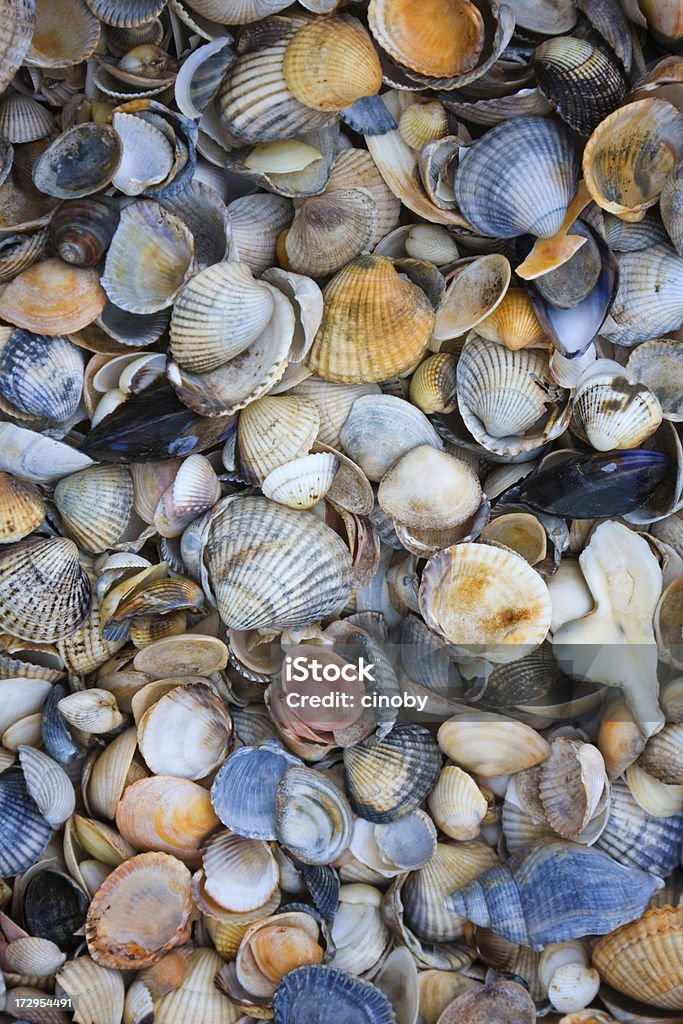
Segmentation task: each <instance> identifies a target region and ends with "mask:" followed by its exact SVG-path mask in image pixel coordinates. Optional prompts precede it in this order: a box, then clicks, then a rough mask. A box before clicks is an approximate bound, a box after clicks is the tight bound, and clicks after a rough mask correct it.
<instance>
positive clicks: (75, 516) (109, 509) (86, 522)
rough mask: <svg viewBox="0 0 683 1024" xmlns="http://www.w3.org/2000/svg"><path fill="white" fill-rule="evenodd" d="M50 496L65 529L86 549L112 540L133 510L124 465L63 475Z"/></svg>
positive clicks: (102, 548) (101, 548)
mask: <svg viewBox="0 0 683 1024" xmlns="http://www.w3.org/2000/svg"><path fill="white" fill-rule="evenodd" d="M54 497H55V504H56V505H57V509H58V511H59V514H60V516H61V517H62V523H63V525H64V528H65V532H67V533H68V534H69V536H70V537H72V538H73V540H75V541H76V543H77V544H78V545H79V546H80V547H81V548H83V549H84V550H86V551H95V552H99V551H106V550H107V548H110V547H111V546H112V544H115V543H116V541H117V540H119V538H120V537H121V536H122V535H123V534H124V533H125V531H126V529H127V527H128V523H129V522H130V517H131V514H132V512H133V483H132V480H131V477H130V473H129V472H128V469H127V468H126V467H125V466H111V465H109V466H107V465H102V466H92V467H91V468H90V469H84V470H82V471H81V472H80V473H74V474H73V475H72V476H67V477H64V478H63V479H62V480H60V481H59V483H58V484H57V486H56V487H55V495H54Z"/></svg>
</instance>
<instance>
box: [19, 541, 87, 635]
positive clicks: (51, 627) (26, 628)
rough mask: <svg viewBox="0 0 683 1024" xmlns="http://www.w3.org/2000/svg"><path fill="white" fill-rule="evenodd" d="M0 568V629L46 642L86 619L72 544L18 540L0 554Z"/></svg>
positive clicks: (81, 578)
mask: <svg viewBox="0 0 683 1024" xmlns="http://www.w3.org/2000/svg"><path fill="white" fill-rule="evenodd" d="M0 569H1V570H2V573H1V575H2V582H1V583H0V625H2V627H3V628H4V629H5V630H6V631H7V632H8V633H11V634H12V635H13V636H19V637H21V638H22V639H23V640H36V641H38V642H39V643H52V642H54V641H55V640H59V639H61V638H62V637H65V636H68V635H69V634H70V633H73V631H74V630H75V629H77V628H78V626H79V625H80V624H81V622H82V621H83V619H84V618H85V617H86V615H87V614H88V610H89V608H90V601H91V589H90V583H89V581H88V577H87V576H86V575H85V573H84V572H83V570H82V569H81V567H80V565H79V563H78V549H77V547H76V545H75V544H74V543H73V541H70V540H66V539H65V538H62V537H53V538H49V539H43V538H31V539H29V540H23V541H20V542H19V543H18V544H13V545H12V546H11V547H8V548H6V549H5V550H4V551H1V552H0Z"/></svg>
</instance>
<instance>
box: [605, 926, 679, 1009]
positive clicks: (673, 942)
mask: <svg viewBox="0 0 683 1024" xmlns="http://www.w3.org/2000/svg"><path fill="white" fill-rule="evenodd" d="M682 933H683V908H682V907H681V906H677V907H671V906H667V907H652V908H651V909H649V910H646V911H645V913H644V914H643V916H642V917H640V918H638V920H636V921H631V922H630V923H629V924H624V925H622V926H621V928H617V929H616V931H613V932H611V933H610V934H609V935H605V936H604V937H603V938H601V939H598V941H597V942H596V944H595V947H594V949H593V965H594V966H595V967H596V968H597V970H598V971H599V972H600V976H601V978H602V979H603V980H604V981H605V982H607V984H608V985H611V986H612V987H613V988H616V989H617V991H619V992H623V993H624V994H625V995H628V996H631V998H633V999H638V1000H640V1001H641V1002H643V1003H647V1004H648V1005H649V1006H658V1007H660V1008H663V1009H669V1010H681V1009H683V976H682V974H681V962H682V958H681V949H682V947H683V939H682V938H681V935H682Z"/></svg>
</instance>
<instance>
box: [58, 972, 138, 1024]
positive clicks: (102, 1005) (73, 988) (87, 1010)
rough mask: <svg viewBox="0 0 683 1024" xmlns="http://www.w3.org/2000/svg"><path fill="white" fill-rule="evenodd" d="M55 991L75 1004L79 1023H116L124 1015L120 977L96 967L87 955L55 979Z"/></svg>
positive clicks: (123, 994)
mask: <svg viewBox="0 0 683 1024" xmlns="http://www.w3.org/2000/svg"><path fill="white" fill-rule="evenodd" d="M55 982H56V985H57V986H58V990H59V991H60V992H63V993H64V994H65V995H67V996H70V997H71V999H72V1000H73V1001H74V1003H76V1001H77V1005H78V1009H77V1010H76V1012H75V1014H74V1021H77V1022H78V1024H96V1022H97V1024H117V1022H118V1021H120V1020H121V1015H122V1013H123V1003H124V996H125V986H124V982H123V977H122V975H121V974H120V973H119V972H117V971H111V970H108V969H107V968H106V967H101V966H100V965H99V964H96V963H95V962H94V960H92V959H91V958H90V957H89V956H79V957H78V958H77V959H75V960H70V961H69V962H68V963H67V964H64V966H63V967H62V968H61V970H60V971H59V974H58V975H57V978H56V979H55Z"/></svg>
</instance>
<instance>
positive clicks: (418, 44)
mask: <svg viewBox="0 0 683 1024" xmlns="http://www.w3.org/2000/svg"><path fill="white" fill-rule="evenodd" d="M368 24H369V26H370V31H371V32H372V34H373V36H374V37H375V39H376V40H377V42H378V43H379V44H380V46H381V47H382V48H383V49H384V50H386V52H387V53H388V54H389V56H390V57H392V58H393V59H394V60H395V61H396V62H397V63H398V64H402V65H405V67H408V68H411V69H412V70H413V71H417V72H418V73H419V74H421V75H426V76H428V77H432V78H449V77H452V76H455V75H461V74H463V73H464V72H466V71H470V70H471V69H472V68H473V67H476V64H477V61H478V59H479V54H480V53H481V50H482V47H483V45H484V19H483V18H482V16H481V14H480V13H479V10H478V9H477V8H476V7H475V6H474V4H473V3H470V2H469V0H420V3H415V0H371V2H370V6H369V8H368Z"/></svg>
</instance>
